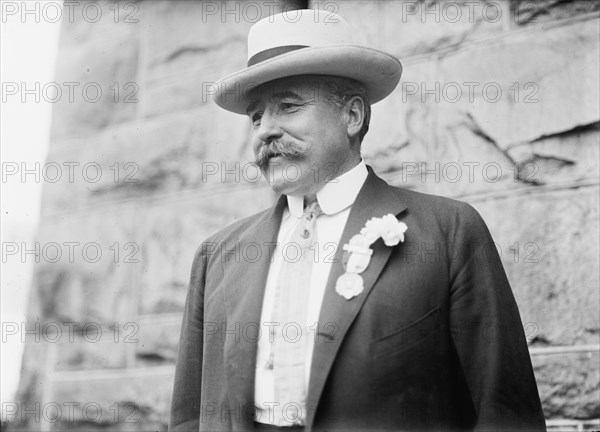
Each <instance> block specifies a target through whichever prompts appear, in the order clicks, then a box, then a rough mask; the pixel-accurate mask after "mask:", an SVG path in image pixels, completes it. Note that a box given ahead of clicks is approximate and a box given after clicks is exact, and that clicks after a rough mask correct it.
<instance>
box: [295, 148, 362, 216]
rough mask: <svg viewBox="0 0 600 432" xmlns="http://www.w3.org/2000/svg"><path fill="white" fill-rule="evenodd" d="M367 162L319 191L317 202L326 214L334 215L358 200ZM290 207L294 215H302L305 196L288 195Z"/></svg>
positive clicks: (360, 163) (326, 184)
mask: <svg viewBox="0 0 600 432" xmlns="http://www.w3.org/2000/svg"><path fill="white" fill-rule="evenodd" d="M368 173H369V172H368V171H367V166H366V165H365V162H364V161H363V160H362V159H361V161H360V162H359V163H358V165H356V166H355V167H354V168H352V169H351V170H349V171H347V172H345V173H344V174H342V175H341V176H339V177H337V178H335V179H334V180H331V181H329V182H327V183H325V186H323V187H322V188H321V190H319V191H318V192H317V202H318V203H319V206H320V207H321V210H323V213H325V214H326V215H333V214H336V213H339V212H341V211H342V210H344V209H347V208H348V207H350V206H351V205H352V204H353V203H354V201H355V200H356V196H357V195H358V192H359V191H360V188H361V187H362V185H363V183H364V182H365V180H366V179H367V175H368ZM286 197H287V202H288V208H289V209H290V213H291V214H292V215H293V216H294V217H297V218H299V217H302V213H303V212H304V196H292V195H287V196H286Z"/></svg>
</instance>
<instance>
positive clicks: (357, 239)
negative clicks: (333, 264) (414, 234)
mask: <svg viewBox="0 0 600 432" xmlns="http://www.w3.org/2000/svg"><path fill="white" fill-rule="evenodd" d="M407 229H408V227H407V226H406V224H405V223H404V222H399V221H398V219H396V217H395V216H394V215H393V214H391V213H389V214H387V215H385V216H383V217H380V218H371V219H369V220H368V221H367V223H366V224H365V226H364V227H363V228H362V229H361V230H360V234H356V235H355V236H353V237H352V238H351V239H350V241H349V242H348V243H347V244H345V245H344V247H343V249H344V250H345V251H347V252H349V257H348V261H347V262H345V263H344V271H345V272H344V274H343V275H341V276H340V277H339V278H338V280H337V281H336V284H335V291H336V292H337V293H338V294H339V295H341V296H342V297H344V298H345V299H346V300H350V299H352V298H353V297H356V296H357V295H359V294H360V293H362V292H363V290H364V283H363V278H362V276H361V275H360V274H361V273H362V272H364V271H365V270H366V269H367V267H368V266H369V263H370V262H371V256H373V249H371V247H370V246H371V245H372V244H373V243H375V242H376V241H377V240H378V239H379V238H382V239H383V242H384V243H385V245H386V246H389V247H392V246H396V245H397V244H398V243H399V242H404V233H405V232H406V230H407Z"/></svg>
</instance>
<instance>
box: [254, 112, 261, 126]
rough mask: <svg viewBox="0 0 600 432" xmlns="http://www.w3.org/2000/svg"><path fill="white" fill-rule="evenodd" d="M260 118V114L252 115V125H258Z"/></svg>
mask: <svg viewBox="0 0 600 432" xmlns="http://www.w3.org/2000/svg"><path fill="white" fill-rule="evenodd" d="M261 118H262V112H257V113H254V115H252V123H253V124H254V125H256V126H258V125H259V124H260V119H261Z"/></svg>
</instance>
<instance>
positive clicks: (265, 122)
mask: <svg viewBox="0 0 600 432" xmlns="http://www.w3.org/2000/svg"><path fill="white" fill-rule="evenodd" d="M282 135H283V132H282V131H281V128H280V127H279V125H278V124H277V121H276V119H275V118H274V117H273V116H272V115H271V114H269V113H267V112H265V113H264V114H263V116H262V117H261V119H260V127H259V128H258V134H257V136H258V139H260V140H261V141H262V142H264V143H267V144H269V143H270V142H271V141H274V140H277V139H279V138H281V137H282Z"/></svg>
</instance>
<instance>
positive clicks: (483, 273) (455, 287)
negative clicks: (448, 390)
mask: <svg viewBox="0 0 600 432" xmlns="http://www.w3.org/2000/svg"><path fill="white" fill-rule="evenodd" d="M462 204H463V205H462V206H461V207H459V208H458V209H457V211H456V214H455V218H454V227H455V228H454V230H453V237H454V239H453V240H452V242H451V244H452V247H453V251H452V252H449V253H450V256H451V257H452V259H451V260H450V263H451V264H450V277H451V286H450V287H451V288H450V289H451V292H450V330H451V334H452V339H453V342H454V346H455V349H456V352H457V354H458V358H459V361H460V364H461V366H462V369H463V372H464V376H465V378H466V382H467V385H468V388H469V392H470V395H471V399H472V403H473V408H474V410H475V414H476V424H475V426H474V429H475V430H494V431H497V430H503V431H504V430H511V431H512V430H527V431H545V430H546V426H545V421H544V415H543V412H542V407H541V403H540V398H539V394H538V390H537V385H536V382H535V377H534V374H533V368H532V365H531V358H530V356H529V350H528V348H527V342H526V339H525V334H524V330H523V324H522V322H521V318H520V316H519V311H518V308H517V304H516V302H515V299H514V296H513V293H512V290H511V287H510V285H509V282H508V279H507V277H506V273H505V272H504V268H503V267H502V262H501V260H500V257H499V255H498V252H497V249H496V246H495V244H494V242H493V240H492V236H491V235H490V232H489V230H488V228H487V226H486V225H485V223H484V221H483V219H482V218H481V216H480V215H479V213H477V211H476V210H475V209H473V207H471V206H470V205H468V204H464V203H462Z"/></svg>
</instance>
